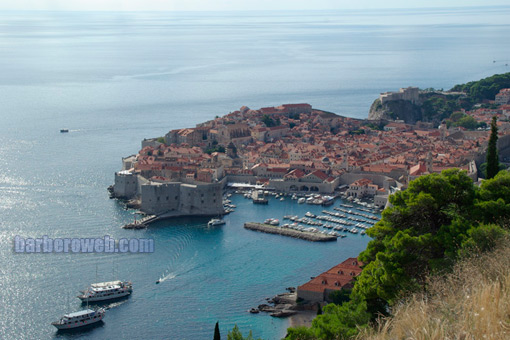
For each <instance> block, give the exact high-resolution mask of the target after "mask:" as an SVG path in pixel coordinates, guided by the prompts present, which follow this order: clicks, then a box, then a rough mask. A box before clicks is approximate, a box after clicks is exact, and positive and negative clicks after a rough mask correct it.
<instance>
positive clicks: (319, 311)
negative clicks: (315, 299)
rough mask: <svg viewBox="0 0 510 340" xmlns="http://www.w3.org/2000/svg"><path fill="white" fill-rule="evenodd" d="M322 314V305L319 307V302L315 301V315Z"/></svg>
mask: <svg viewBox="0 0 510 340" xmlns="http://www.w3.org/2000/svg"><path fill="white" fill-rule="evenodd" d="M321 314H322V307H321V304H320V303H317V315H321Z"/></svg>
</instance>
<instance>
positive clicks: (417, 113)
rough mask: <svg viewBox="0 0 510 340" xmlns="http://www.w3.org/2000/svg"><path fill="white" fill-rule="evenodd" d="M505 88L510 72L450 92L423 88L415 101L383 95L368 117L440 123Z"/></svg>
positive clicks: (507, 84) (374, 103)
mask: <svg viewBox="0 0 510 340" xmlns="http://www.w3.org/2000/svg"><path fill="white" fill-rule="evenodd" d="M503 88H510V72H509V73H505V74H496V75H493V76H491V77H487V78H484V79H481V80H478V81H472V82H469V83H467V84H459V85H455V86H454V87H453V88H452V89H450V90H449V91H436V90H434V89H428V90H420V91H419V94H418V98H416V100H413V101H410V100H405V99H398V97H397V99H395V100H386V101H385V102H384V103H383V102H382V101H381V98H378V99H376V100H375V101H374V102H373V103H372V105H371V107H370V110H369V115H368V119H369V120H396V119H399V120H403V121H405V122H406V123H409V124H414V123H416V122H417V121H422V122H432V123H434V124H436V125H437V124H439V123H440V122H441V121H442V120H443V119H446V118H448V117H450V115H451V114H452V113H453V112H455V111H460V110H461V109H465V110H470V109H471V108H472V107H473V105H475V104H477V103H483V102H487V101H489V100H494V97H495V96H496V94H497V93H498V92H499V90H501V89H503ZM396 94H398V92H396Z"/></svg>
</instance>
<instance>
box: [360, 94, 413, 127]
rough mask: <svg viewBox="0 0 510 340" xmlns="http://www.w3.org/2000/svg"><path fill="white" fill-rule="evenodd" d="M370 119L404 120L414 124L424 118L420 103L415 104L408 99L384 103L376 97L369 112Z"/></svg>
mask: <svg viewBox="0 0 510 340" xmlns="http://www.w3.org/2000/svg"><path fill="white" fill-rule="evenodd" d="M368 119H369V120H381V119H382V120H403V121H405V122H406V123H410V124H414V123H416V122H417V121H419V120H422V110H421V108H420V105H417V104H413V103H412V102H410V101H408V100H394V101H389V102H386V103H384V104H382V103H381V100H380V99H376V100H375V101H374V102H373V103H372V105H371V106H370V111H369V113H368Z"/></svg>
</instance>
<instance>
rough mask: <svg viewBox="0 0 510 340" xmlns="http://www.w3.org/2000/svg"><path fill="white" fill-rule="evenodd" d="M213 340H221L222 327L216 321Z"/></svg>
mask: <svg viewBox="0 0 510 340" xmlns="http://www.w3.org/2000/svg"><path fill="white" fill-rule="evenodd" d="M213 340H221V336H220V326H219V325H218V321H216V326H214V339H213Z"/></svg>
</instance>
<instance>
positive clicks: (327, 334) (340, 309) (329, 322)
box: [285, 299, 370, 340]
mask: <svg viewBox="0 0 510 340" xmlns="http://www.w3.org/2000/svg"><path fill="white" fill-rule="evenodd" d="M323 312H324V313H323V314H321V315H318V316H317V317H316V318H315V319H314V320H313V321H312V327H310V328H306V327H297V328H289V329H288V330H287V337H286V338H285V339H287V340H308V339H324V340H326V339H350V338H352V337H353V336H355V335H356V334H357V333H358V327H363V326H364V325H367V324H368V321H369V320H370V314H369V313H368V312H367V311H366V303H365V302H364V301H361V300H359V299H355V300H351V301H349V302H346V303H343V304H342V305H335V304H333V303H330V304H328V305H327V306H325V307H324V310H323Z"/></svg>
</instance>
